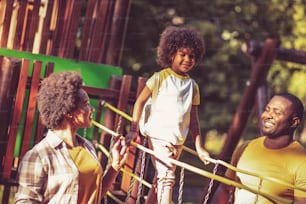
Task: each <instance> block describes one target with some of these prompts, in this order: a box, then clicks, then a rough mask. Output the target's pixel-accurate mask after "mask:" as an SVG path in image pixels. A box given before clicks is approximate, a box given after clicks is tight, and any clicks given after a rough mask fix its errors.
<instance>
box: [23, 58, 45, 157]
mask: <svg viewBox="0 0 306 204" xmlns="http://www.w3.org/2000/svg"><path fill="white" fill-rule="evenodd" d="M41 69H42V62H41V61H35V62H34V67H33V72H32V79H31V86H30V92H29V99H28V107H27V112H26V118H25V127H24V131H23V138H22V143H21V150H20V154H19V159H21V158H22V157H23V155H24V154H25V153H26V152H27V151H28V150H29V148H30V142H31V134H32V130H33V126H34V125H33V124H34V116H35V111H36V96H37V92H38V85H39V82H40V72H41Z"/></svg>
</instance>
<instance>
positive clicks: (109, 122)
mask: <svg viewBox="0 0 306 204" xmlns="http://www.w3.org/2000/svg"><path fill="white" fill-rule="evenodd" d="M121 82H122V77H118V76H112V77H111V79H110V83H109V87H110V89H113V90H119V89H120V85H121ZM118 100H119V95H118V98H117V100H116V101H110V104H111V105H113V106H115V107H116V106H117V103H118ZM115 116H116V114H115V113H114V112H113V111H112V110H109V109H106V110H105V116H104V126H105V127H106V128H108V129H110V130H113V129H114V123H115ZM110 142H111V135H110V134H109V133H108V132H106V131H102V132H101V135H100V141H99V143H100V144H103V145H104V147H106V148H109V146H110ZM98 156H99V159H100V163H101V165H102V167H103V168H106V165H107V161H108V158H106V157H103V156H102V154H101V153H99V155H98Z"/></svg>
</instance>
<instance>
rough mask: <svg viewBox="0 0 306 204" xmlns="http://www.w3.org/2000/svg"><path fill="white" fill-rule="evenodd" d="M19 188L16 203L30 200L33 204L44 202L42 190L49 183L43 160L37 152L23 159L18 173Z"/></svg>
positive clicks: (29, 153) (30, 153)
mask: <svg viewBox="0 0 306 204" xmlns="http://www.w3.org/2000/svg"><path fill="white" fill-rule="evenodd" d="M18 181H19V187H18V192H17V195H16V198H18V199H17V200H16V201H18V200H19V201H22V200H28V199H30V200H31V201H32V202H33V203H40V202H42V200H43V198H42V195H41V192H42V188H43V186H44V184H45V183H46V181H47V174H46V172H44V169H43V165H42V161H41V158H40V157H39V155H38V153H37V152H36V151H29V152H28V153H27V154H26V155H25V156H24V158H23V161H22V162H21V164H20V166H19V171H18Z"/></svg>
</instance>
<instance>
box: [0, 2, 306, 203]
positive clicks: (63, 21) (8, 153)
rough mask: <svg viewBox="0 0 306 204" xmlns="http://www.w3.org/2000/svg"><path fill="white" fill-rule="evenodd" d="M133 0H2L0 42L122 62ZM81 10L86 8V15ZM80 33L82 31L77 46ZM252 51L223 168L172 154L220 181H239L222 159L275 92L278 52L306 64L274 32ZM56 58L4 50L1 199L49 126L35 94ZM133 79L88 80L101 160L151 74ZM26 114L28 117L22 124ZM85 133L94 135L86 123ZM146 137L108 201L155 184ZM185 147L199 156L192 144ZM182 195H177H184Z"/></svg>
mask: <svg viewBox="0 0 306 204" xmlns="http://www.w3.org/2000/svg"><path fill="white" fill-rule="evenodd" d="M130 3H131V1H130V0H116V1H110V0H109V1H102V0H89V1H87V4H86V5H84V4H83V1H80V0H73V1H60V0H48V1H42V0H32V1H14V0H7V1H0V22H1V23H2V24H0V48H4V49H13V50H19V51H22V52H31V53H37V54H43V55H47V56H56V57H60V58H66V59H73V60H78V61H86V62H90V63H97V64H107V65H113V66H120V57H121V54H120V53H121V49H122V45H123V42H124V33H125V29H126V24H127V19H128V13H129V6H130ZM84 10H85V12H82V11H84ZM72 11H74V12H72ZM81 13H85V16H82V17H83V18H81ZM80 25H82V26H81V28H82V29H80ZM78 34H80V35H81V36H82V37H81V41H80V42H79V44H78V46H76V45H75V42H76V40H77V35H78ZM247 54H248V55H249V56H250V59H251V60H252V72H251V75H250V84H249V85H248V86H247V87H246V89H245V90H244V93H243V96H242V98H241V101H240V103H239V106H238V107H237V111H236V114H235V115H234V118H233V122H232V125H231V127H230V129H229V130H228V136H227V138H226V141H225V143H224V147H223V149H222V152H221V154H220V155H219V156H218V160H212V161H211V162H212V163H214V164H220V165H219V166H220V168H219V169H218V170H217V171H216V172H213V173H211V172H208V171H206V170H203V169H199V168H196V167H193V166H191V165H189V164H187V163H184V162H180V161H172V162H173V163H175V164H176V165H177V166H178V167H180V169H181V172H184V170H188V171H191V172H192V173H195V174H198V175H200V176H204V177H208V178H210V179H212V180H215V181H219V182H228V183H229V184H231V185H234V186H235V185H238V184H235V183H232V182H231V181H227V180H225V179H224V178H223V177H222V175H223V173H224V171H225V168H230V167H229V166H228V165H224V163H222V162H220V161H225V162H229V160H230V157H231V155H232V152H233V151H234V149H235V147H236V146H237V144H238V141H239V139H240V137H241V134H242V131H243V129H244V127H245V125H246V121H247V118H248V117H249V114H250V112H251V110H252V108H253V107H254V106H255V107H256V108H257V112H258V114H259V113H261V112H262V111H263V107H264V105H265V104H266V102H267V100H268V95H269V94H268V93H267V87H266V86H267V85H266V76H267V73H268V71H269V68H270V66H271V64H272V63H273V61H274V60H283V61H291V62H295V63H300V64H306V54H305V53H303V52H300V51H295V50H286V49H283V48H281V47H280V42H279V41H278V40H274V39H268V40H266V41H265V42H264V43H256V42H250V43H249V44H248V50H247ZM56 66H57V64H56V63H54V62H46V63H43V62H41V61H39V60H34V61H33V62H32V61H30V60H29V59H26V58H22V59H20V58H18V59H17V58H12V57H8V56H5V55H1V50H0V118H1V123H0V146H1V147H0V159H1V161H2V162H1V166H0V184H2V185H4V193H3V197H2V203H9V192H11V191H14V188H15V187H16V180H15V179H16V170H17V168H18V163H19V161H20V159H21V158H22V156H23V155H24V154H25V152H26V151H27V150H28V149H30V148H31V147H32V146H33V145H34V144H36V143H37V142H39V141H40V140H41V139H42V137H43V134H44V132H45V131H46V129H45V127H43V125H42V124H41V123H40V120H39V115H38V113H37V111H36V100H35V97H36V94H37V91H38V89H39V83H40V80H41V79H42V78H44V77H46V76H48V75H49V74H50V73H52V72H54V69H55V67H56ZM132 80H133V78H132V76H129V75H122V76H112V77H110V78H109V83H108V87H107V88H100V87H95V86H84V89H85V90H86V91H87V92H88V94H89V96H90V98H91V99H92V100H95V101H96V106H95V110H96V113H95V118H94V121H93V124H94V126H93V131H92V132H91V133H90V134H91V135H90V138H91V139H92V141H93V142H94V143H95V144H97V149H98V150H99V156H100V159H101V164H102V166H103V168H107V164H108V159H109V158H108V157H107V150H108V149H109V148H110V147H111V143H112V138H113V137H114V136H116V135H122V134H123V135H124V134H125V133H126V132H127V129H128V128H129V119H130V118H129V117H130V116H129V115H128V113H130V112H131V109H132V106H133V103H134V101H135V99H136V97H137V96H138V94H139V93H140V91H141V90H142V88H143V87H144V85H145V82H146V79H145V78H143V77H138V78H137V79H136V80H137V88H136V90H132V88H131V87H132V86H131V83H132ZM134 80H135V79H134ZM20 121H24V122H23V125H22V124H21V123H20ZM20 134H21V141H20V151H19V154H18V155H16V154H15V152H14V149H15V146H16V141H17V138H18V135H20ZM84 136H88V135H85V131H84ZM143 142H144V141H141V142H140V144H134V146H133V148H131V149H130V152H129V153H130V154H129V157H128V160H127V162H126V164H125V166H124V168H123V169H122V174H121V176H120V177H119V178H118V179H117V181H116V183H114V186H113V189H112V190H111V191H110V192H109V194H108V198H107V200H106V201H105V202H107V201H108V202H109V203H126V202H128V203H137V202H138V203H139V202H140V203H142V202H143V200H144V197H145V192H146V191H144V187H145V188H147V189H149V188H151V187H152V185H151V184H150V182H152V180H151V179H152V178H148V176H147V174H146V171H147V169H144V168H148V167H144V163H142V162H145V161H146V160H148V158H145V157H149V156H150V150H149V149H147V148H146V146H145V145H143ZM185 150H186V151H189V152H190V153H192V154H195V155H194V156H196V153H195V152H194V151H193V150H191V149H188V148H185ZM144 152H145V153H146V155H145V156H143V155H144ZM151 153H152V152H151ZM144 158H145V159H144ZM181 175H182V176H181V178H180V179H183V178H184V177H183V173H181ZM177 183H181V182H177ZM217 184H218V182H215V183H214V185H213V186H208V185H207V187H206V188H205V189H203V194H202V198H199V203H206V202H209V196H207V192H210V193H211V195H212V194H213V192H214V189H215V188H216V186H217ZM142 186H144V187H142ZM180 187H181V186H180ZM182 187H183V186H182ZM242 187H244V186H242ZM246 188H247V187H246ZM250 190H251V191H252V189H250ZM255 192H256V193H260V192H257V191H255ZM180 196H181V195H179V199H178V200H179V203H180V202H181V200H182V198H181V197H180ZM129 198H133V199H129ZM276 199H278V198H276Z"/></svg>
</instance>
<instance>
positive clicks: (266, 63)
mask: <svg viewBox="0 0 306 204" xmlns="http://www.w3.org/2000/svg"><path fill="white" fill-rule="evenodd" d="M279 44H280V42H279V41H278V40H273V39H268V40H266V42H265V44H264V47H263V49H262V51H261V52H260V54H259V55H258V58H256V60H255V61H253V62H252V72H251V77H250V81H249V83H248V85H247V87H246V88H245V90H244V93H243V95H242V98H241V100H240V103H239V105H238V107H237V110H236V113H235V115H234V118H233V121H232V124H231V126H230V128H229V130H228V133H227V137H226V139H225V141H224V146H223V148H222V151H221V153H220V155H219V159H220V160H223V161H226V162H230V159H231V156H232V154H233V151H234V150H235V148H236V146H237V144H238V142H239V139H240V138H241V134H242V132H243V130H244V127H245V125H246V123H247V121H248V117H249V115H250V113H251V111H252V108H253V106H254V103H255V96H256V93H257V89H258V86H259V85H260V81H261V79H262V78H266V76H267V73H268V71H269V68H270V66H271V64H272V62H273V60H274V59H275V57H276V52H277V48H278V47H279ZM225 170H226V169H225V167H223V166H220V167H219V169H218V172H217V174H219V175H223V174H224V172H225ZM217 186H218V183H217V182H215V183H214V186H213V189H212V191H211V195H213V193H214V191H215V189H216V188H217ZM207 189H208V185H207V186H206V188H205V190H204V192H203V195H202V203H203V201H204V199H205V195H206V193H207Z"/></svg>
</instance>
